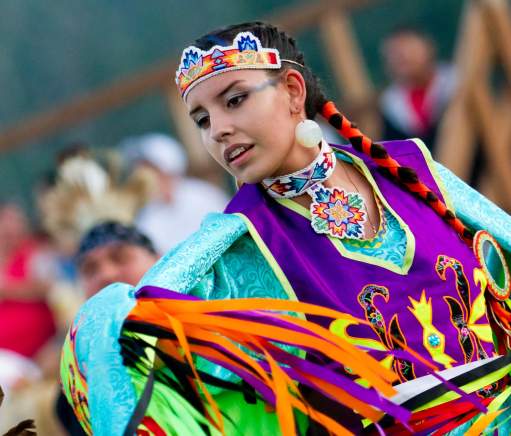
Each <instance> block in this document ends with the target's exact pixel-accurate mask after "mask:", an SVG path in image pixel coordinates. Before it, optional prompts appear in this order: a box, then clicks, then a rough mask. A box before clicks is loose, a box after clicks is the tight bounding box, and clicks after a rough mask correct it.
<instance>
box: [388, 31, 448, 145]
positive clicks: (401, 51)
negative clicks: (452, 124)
mask: <svg viewBox="0 0 511 436" xmlns="http://www.w3.org/2000/svg"><path fill="white" fill-rule="evenodd" d="M381 55H382V58H383V62H384V65H385V69H386V73H387V76H388V79H389V81H390V83H389V85H388V86H387V87H386V88H385V89H384V91H383V93H382V95H381V98H380V110H381V114H382V117H383V124H384V132H383V134H382V137H383V138H385V139H389V140H390V139H404V138H413V137H419V138H421V139H422V140H423V141H424V142H425V144H426V146H427V147H428V148H429V149H430V150H432V151H433V152H434V144H435V139H436V133H437V127H438V124H439V121H440V118H441V116H442V114H443V112H444V110H445V109H446V107H447V104H448V103H449V101H450V99H451V97H452V96H453V94H454V92H455V89H456V75H455V71H454V68H453V67H452V66H451V65H449V64H444V63H441V62H439V61H438V60H437V56H436V47H435V43H434V42H433V40H432V39H431V38H430V37H429V36H428V35H426V34H425V33H423V32H422V31H421V30H419V29H417V28H414V27H399V28H397V29H395V30H394V31H393V32H391V33H390V34H389V35H387V37H386V38H384V40H383V43H382V45H381Z"/></svg>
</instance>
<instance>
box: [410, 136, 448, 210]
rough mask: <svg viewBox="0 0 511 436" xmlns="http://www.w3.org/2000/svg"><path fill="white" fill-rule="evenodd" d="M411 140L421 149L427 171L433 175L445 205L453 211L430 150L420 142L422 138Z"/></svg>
mask: <svg viewBox="0 0 511 436" xmlns="http://www.w3.org/2000/svg"><path fill="white" fill-rule="evenodd" d="M411 141H413V142H415V145H417V147H419V150H420V151H421V153H422V156H423V157H424V160H425V161H426V165H427V166H428V169H429V172H430V173H431V175H432V176H433V179H434V180H435V183H436V184H437V186H438V189H439V190H440V193H441V194H442V197H444V202H445V204H446V205H447V208H448V209H450V210H451V211H453V212H454V205H453V204H454V203H453V202H452V199H451V196H450V195H449V192H448V191H447V188H446V187H445V185H444V181H443V180H442V178H441V177H440V174H439V173H438V169H437V167H436V163H435V161H434V160H433V157H432V156H431V152H430V151H429V150H428V148H427V147H426V144H424V142H422V139H419V138H412V139H411Z"/></svg>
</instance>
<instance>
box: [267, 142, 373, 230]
mask: <svg viewBox="0 0 511 436" xmlns="http://www.w3.org/2000/svg"><path fill="white" fill-rule="evenodd" d="M335 165H336V157H335V154H334V151H333V150H332V148H331V147H330V146H329V145H328V143H327V142H326V141H322V143H321V150H320V152H319V154H318V156H317V157H316V158H315V159H314V160H313V161H312V162H311V163H310V164H309V165H307V167H305V168H303V169H301V170H299V171H295V172H294V173H291V174H287V175H284V176H278V177H272V178H267V179H264V180H263V181H262V182H261V184H262V186H263V187H264V188H265V189H266V191H267V192H268V194H269V195H270V196H271V197H273V198H293V197H298V196H300V195H303V194H308V195H309V196H310V197H311V198H312V202H311V205H310V212H311V215H312V220H311V225H312V228H313V229H314V231H315V232H316V233H323V234H327V235H330V236H333V237H336V238H339V239H345V238H347V239H363V237H364V223H365V222H366V219H367V207H366V204H365V201H364V198H363V197H362V195H360V194H359V193H358V192H346V191H345V190H343V189H341V188H337V187H333V188H327V187H326V186H324V185H323V182H324V181H325V180H327V179H328V178H329V177H330V176H331V175H332V174H333V172H334V170H335Z"/></svg>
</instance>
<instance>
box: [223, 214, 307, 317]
mask: <svg viewBox="0 0 511 436" xmlns="http://www.w3.org/2000/svg"><path fill="white" fill-rule="evenodd" d="M233 215H237V216H239V217H240V218H241V219H242V220H243V221H244V222H245V224H246V225H247V228H248V232H249V233H250V236H252V239H253V240H254V242H255V243H256V245H257V247H258V248H259V250H260V251H261V253H262V255H263V256H264V258H265V259H266V261H267V262H268V263H269V265H270V267H271V269H272V270H273V272H274V274H275V276H276V277H277V280H278V281H279V282H280V284H281V285H282V287H283V288H284V291H285V292H286V294H287V296H288V297H289V299H290V300H291V301H298V297H297V296H296V293H295V291H294V290H293V287H292V286H291V283H289V280H288V279H287V277H286V275H285V274H284V271H282V268H280V265H279V264H278V263H277V261H276V260H275V258H274V257H273V254H272V253H271V251H270V249H269V248H268V247H267V246H266V244H265V243H264V241H263V239H262V238H261V236H260V235H259V233H258V231H257V230H256V228H255V226H254V224H252V221H250V219H249V218H248V217H247V216H246V215H244V214H243V213H241V212H236V213H234V214H233ZM300 315H302V314H300ZM302 317H303V315H302Z"/></svg>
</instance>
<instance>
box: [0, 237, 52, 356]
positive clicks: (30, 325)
mask: <svg viewBox="0 0 511 436" xmlns="http://www.w3.org/2000/svg"><path fill="white" fill-rule="evenodd" d="M40 248H41V247H40V243H39V242H38V241H37V240H35V239H28V240H25V241H24V242H23V243H21V244H20V245H19V246H18V248H17V249H15V250H14V251H13V252H12V253H11V255H10V256H9V258H8V259H7V260H6V261H5V262H4V264H3V266H2V265H0V286H2V284H3V285H4V286H6V287H7V288H8V287H9V285H20V284H22V283H23V282H25V281H27V280H29V279H30V278H31V274H32V273H33V271H32V263H33V260H34V258H35V256H37V255H38V254H39V252H40ZM55 331H56V327H55V321H54V318H53V314H52V312H51V310H50V308H49V307H48V305H47V303H46V301H45V300H44V299H37V300H26V299H25V300H22V299H20V298H19V297H18V298H16V292H15V291H14V292H12V295H7V296H5V295H4V296H3V298H0V349H1V348H3V349H7V350H11V351H14V352H16V353H19V354H21V355H23V356H26V357H28V358H31V357H34V355H35V354H36V353H37V352H38V351H39V350H40V349H41V348H42V346H43V345H45V343H46V342H47V341H48V340H49V339H50V338H51V337H52V336H53V335H54V334H55Z"/></svg>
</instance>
